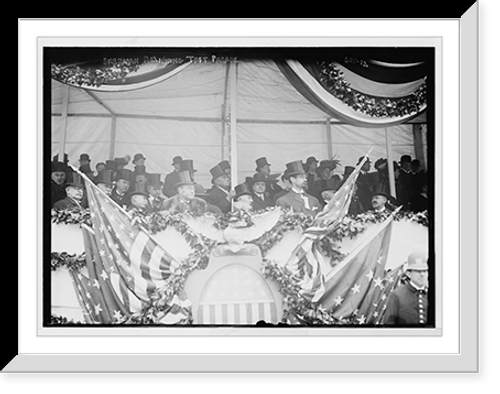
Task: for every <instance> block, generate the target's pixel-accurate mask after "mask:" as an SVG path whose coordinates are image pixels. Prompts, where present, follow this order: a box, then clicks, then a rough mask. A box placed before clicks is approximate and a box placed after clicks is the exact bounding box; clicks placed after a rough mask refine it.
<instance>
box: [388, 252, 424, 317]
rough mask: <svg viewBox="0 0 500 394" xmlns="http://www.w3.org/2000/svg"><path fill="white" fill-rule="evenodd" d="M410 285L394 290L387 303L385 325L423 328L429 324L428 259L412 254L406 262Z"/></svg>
mask: <svg viewBox="0 0 500 394" xmlns="http://www.w3.org/2000/svg"><path fill="white" fill-rule="evenodd" d="M405 273H406V276H408V277H409V281H408V283H406V284H405V285H402V286H400V287H398V288H397V289H396V290H394V291H393V292H392V293H391V294H390V296H389V299H388V301H387V309H386V311H385V316H384V324H385V325H391V326H423V325H426V324H427V311H428V307H429V301H428V298H427V292H428V286H429V284H428V282H429V267H428V265H427V257H426V256H425V255H424V254H422V253H419V252H413V253H410V255H409V256H408V258H407V261H406V271H405Z"/></svg>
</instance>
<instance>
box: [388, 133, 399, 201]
mask: <svg viewBox="0 0 500 394" xmlns="http://www.w3.org/2000/svg"><path fill="white" fill-rule="evenodd" d="M385 144H386V149H387V172H388V173H389V190H390V194H391V196H393V197H394V198H396V199H397V198H398V196H397V195H396V177H395V176H394V165H393V164H392V162H393V158H392V143H391V139H390V138H389V129H388V128H385Z"/></svg>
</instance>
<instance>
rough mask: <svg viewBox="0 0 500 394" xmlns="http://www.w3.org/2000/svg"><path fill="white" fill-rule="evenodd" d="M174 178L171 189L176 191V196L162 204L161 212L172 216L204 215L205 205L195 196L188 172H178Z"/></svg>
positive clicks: (203, 201)
mask: <svg viewBox="0 0 500 394" xmlns="http://www.w3.org/2000/svg"><path fill="white" fill-rule="evenodd" d="M175 177H176V179H175V183H174V185H173V187H174V188H175V190H177V194H176V195H174V196H173V197H170V198H169V199H168V200H166V201H165V202H164V203H163V207H162V210H165V211H168V212H170V213H173V214H176V213H184V212H189V213H191V214H193V215H202V214H203V213H205V212H206V211H207V203H206V202H205V200H203V199H201V198H198V197H196V196H195V187H194V182H193V181H192V180H191V174H190V173H189V171H187V170H183V171H179V172H177V173H176V175H175Z"/></svg>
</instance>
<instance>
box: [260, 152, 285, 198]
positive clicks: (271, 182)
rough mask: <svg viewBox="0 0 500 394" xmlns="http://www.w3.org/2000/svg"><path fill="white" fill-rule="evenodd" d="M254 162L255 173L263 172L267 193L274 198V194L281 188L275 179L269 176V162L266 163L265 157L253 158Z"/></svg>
mask: <svg viewBox="0 0 500 394" xmlns="http://www.w3.org/2000/svg"><path fill="white" fill-rule="evenodd" d="M255 164H256V167H255V171H256V172H257V174H263V175H264V176H265V177H266V182H267V183H266V190H267V191H268V193H269V197H271V198H272V199H274V195H275V194H276V193H278V192H280V191H281V190H283V189H282V188H281V186H280V185H278V182H277V181H276V179H274V178H273V177H272V176H271V164H270V163H268V161H267V158H266V157H260V158H258V159H257V160H255Z"/></svg>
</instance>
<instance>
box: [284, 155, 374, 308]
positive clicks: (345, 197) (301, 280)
mask: <svg viewBox="0 0 500 394" xmlns="http://www.w3.org/2000/svg"><path fill="white" fill-rule="evenodd" d="M370 152H371V150H370V151H369V152H368V153H367V154H366V155H365V157H364V158H363V160H361V162H360V163H359V164H358V165H357V166H356V168H355V169H354V171H353V172H352V173H351V174H350V175H349V177H348V178H347V181H346V182H345V183H344V185H343V186H342V187H341V188H340V189H339V190H338V191H337V192H336V193H335V195H334V196H333V197H332V199H331V200H330V201H329V202H328V204H327V205H325V207H324V208H323V210H322V211H321V212H320V213H319V214H318V215H317V216H316V218H315V225H314V226H312V227H309V228H308V229H306V230H305V231H304V234H303V235H302V238H301V240H300V241H299V244H298V245H297V247H296V248H295V249H294V250H293V251H292V253H291V255H290V257H289V259H288V261H287V267H288V269H289V270H290V271H291V272H292V273H293V277H294V278H295V279H296V281H297V283H298V284H299V285H300V286H301V288H302V290H301V295H302V296H303V297H304V298H306V299H307V300H309V301H311V302H317V301H318V300H319V299H320V298H321V297H322V296H323V293H324V291H325V276H324V272H325V270H326V265H325V261H324V258H323V254H322V253H321V250H320V247H319V245H318V241H320V240H321V238H322V237H324V236H325V235H326V234H328V233H329V232H330V231H333V230H334V229H335V227H336V226H337V225H338V224H339V223H340V222H341V221H342V219H343V218H344V217H345V215H346V214H347V212H348V211H349V205H350V204H351V200H352V196H353V194H354V186H355V183H356V179H357V178H358V175H359V172H360V171H361V167H363V164H364V163H365V161H366V160H367V158H368V154H369V153H370Z"/></svg>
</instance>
